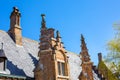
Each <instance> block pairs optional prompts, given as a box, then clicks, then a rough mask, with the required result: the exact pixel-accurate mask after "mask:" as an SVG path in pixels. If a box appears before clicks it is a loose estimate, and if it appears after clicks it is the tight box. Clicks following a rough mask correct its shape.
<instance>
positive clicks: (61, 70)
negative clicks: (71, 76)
mask: <svg viewBox="0 0 120 80" xmlns="http://www.w3.org/2000/svg"><path fill="white" fill-rule="evenodd" d="M58 74H59V75H62V76H65V63H63V62H58Z"/></svg>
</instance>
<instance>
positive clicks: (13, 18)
mask: <svg viewBox="0 0 120 80" xmlns="http://www.w3.org/2000/svg"><path fill="white" fill-rule="evenodd" d="M20 17H21V14H20V12H19V10H18V8H16V7H13V11H12V13H11V15H10V29H9V31H8V34H9V35H10V37H11V38H12V39H13V41H14V42H15V43H16V45H19V46H22V35H21V32H22V29H21V27H20Z"/></svg>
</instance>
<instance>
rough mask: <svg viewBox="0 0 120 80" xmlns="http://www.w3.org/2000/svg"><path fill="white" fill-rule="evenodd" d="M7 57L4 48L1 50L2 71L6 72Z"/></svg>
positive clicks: (0, 67)
mask: <svg viewBox="0 0 120 80" xmlns="http://www.w3.org/2000/svg"><path fill="white" fill-rule="evenodd" d="M6 60H7V58H6V56H5V53H4V50H3V48H1V49H0V71H5V69H6Z"/></svg>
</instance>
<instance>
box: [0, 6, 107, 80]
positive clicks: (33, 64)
mask: <svg viewBox="0 0 120 80" xmlns="http://www.w3.org/2000/svg"><path fill="white" fill-rule="evenodd" d="M41 17H42V21H41V29H40V39H39V40H40V42H37V41H34V40H31V39H28V38H25V37H23V36H22V34H21V33H22V27H21V26H20V18H21V14H20V12H19V10H18V9H17V8H16V7H14V8H13V11H12V13H11V15H10V29H9V30H8V32H5V31H3V30H0V44H1V47H0V80H105V79H104V78H103V76H100V74H99V75H98V71H97V69H96V67H95V66H93V62H91V60H90V55H89V53H88V49H87V46H86V43H85V39H84V37H83V35H81V52H80V54H79V55H78V54H75V53H73V52H69V51H67V50H66V49H65V48H64V44H63V42H62V38H61V35H60V33H59V31H57V32H56V36H55V35H54V34H55V32H54V31H55V30H54V29H53V28H47V26H46V21H45V15H44V14H42V15H41ZM38 36H39V35H38Z"/></svg>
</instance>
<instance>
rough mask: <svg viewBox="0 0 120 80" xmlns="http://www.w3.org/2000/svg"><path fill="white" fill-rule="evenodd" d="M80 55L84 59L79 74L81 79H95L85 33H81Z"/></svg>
mask: <svg viewBox="0 0 120 80" xmlns="http://www.w3.org/2000/svg"><path fill="white" fill-rule="evenodd" d="M80 55H81V60H82V64H81V66H82V73H81V74H80V76H79V80H93V72H92V66H93V63H92V62H91V61H90V56H89V53H88V49H87V46H86V43H85V40H84V37H83V35H81V52H80Z"/></svg>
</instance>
